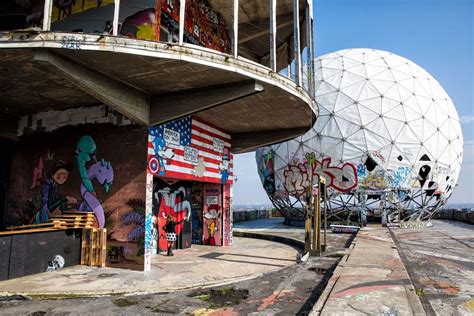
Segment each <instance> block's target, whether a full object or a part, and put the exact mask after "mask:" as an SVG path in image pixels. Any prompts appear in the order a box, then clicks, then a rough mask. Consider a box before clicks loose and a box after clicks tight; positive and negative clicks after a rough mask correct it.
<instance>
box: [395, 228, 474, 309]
mask: <svg viewBox="0 0 474 316" xmlns="http://www.w3.org/2000/svg"><path fill="white" fill-rule="evenodd" d="M392 233H393V236H394V239H395V242H396V243H397V247H398V249H399V252H400V256H401V257H402V259H403V261H404V263H405V266H406V268H407V271H408V273H409V274H410V277H411V279H412V281H413V284H414V285H415V287H416V288H417V291H418V293H419V294H420V299H421V302H422V303H423V306H424V307H425V310H426V311H427V313H428V314H430V315H433V314H436V315H473V314H474V251H473V248H474V226H472V225H470V224H464V223H459V222H454V221H440V220H433V227H431V228H425V229H393V230H392Z"/></svg>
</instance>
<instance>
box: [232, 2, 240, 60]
mask: <svg viewBox="0 0 474 316" xmlns="http://www.w3.org/2000/svg"><path fill="white" fill-rule="evenodd" d="M232 13H233V21H232V22H233V28H232V31H233V32H234V33H233V34H232V35H233V36H232V38H233V43H232V55H233V56H234V58H237V57H238V56H239V52H238V50H239V0H234V8H233V12H232Z"/></svg>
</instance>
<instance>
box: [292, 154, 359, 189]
mask: <svg viewBox="0 0 474 316" xmlns="http://www.w3.org/2000/svg"><path fill="white" fill-rule="evenodd" d="M311 157H312V156H310V158H311ZM311 162H312V164H310V163H308V162H306V163H294V164H292V165H289V166H288V167H287V169H285V170H284V171H283V175H284V177H285V184H284V185H285V189H286V190H287V191H288V192H289V193H290V195H293V196H301V195H302V194H303V193H305V192H306V190H307V188H308V187H309V186H310V185H311V180H313V184H315V183H316V181H317V180H316V179H315V178H314V177H315V176H316V175H319V176H320V177H323V178H325V180H326V185H327V186H328V187H331V188H334V189H335V190H337V191H341V192H347V191H350V190H351V189H353V188H355V187H356V186H357V183H358V179H357V169H356V167H355V166H354V165H353V164H351V163H348V162H347V163H344V164H342V166H331V158H325V159H323V160H322V161H321V162H319V161H317V160H316V159H314V161H313V160H312V159H311ZM311 178H313V179H311Z"/></svg>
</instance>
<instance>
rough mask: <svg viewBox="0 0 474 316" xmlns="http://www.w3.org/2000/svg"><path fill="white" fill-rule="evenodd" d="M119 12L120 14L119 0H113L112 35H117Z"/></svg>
mask: <svg viewBox="0 0 474 316" xmlns="http://www.w3.org/2000/svg"><path fill="white" fill-rule="evenodd" d="M119 14H120V0H115V1H114V22H113V30H112V35H113V36H117V35H118V23H119Z"/></svg>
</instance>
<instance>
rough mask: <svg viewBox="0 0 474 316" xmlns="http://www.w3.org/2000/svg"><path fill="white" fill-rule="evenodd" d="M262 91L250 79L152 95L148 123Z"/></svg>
mask: <svg viewBox="0 0 474 316" xmlns="http://www.w3.org/2000/svg"><path fill="white" fill-rule="evenodd" d="M262 91H264V88H263V86H262V85H261V84H259V83H258V82H256V81H254V80H250V81H244V82H236V83H232V84H223V85H215V86H207V87H199V88H195V89H189V90H183V91H179V92H174V93H169V94H162V95H159V96H154V97H152V98H151V104H150V107H151V113H150V114H151V116H150V124H151V125H157V124H162V123H165V122H167V121H171V120H175V119H177V118H180V117H183V116H186V115H190V114H195V113H198V112H200V111H204V110H206V109H210V108H212V107H215V106H219V105H222V104H225V103H229V102H232V101H235V100H237V99H241V98H245V97H248V96H250V95H252V94H255V93H259V92H262Z"/></svg>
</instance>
